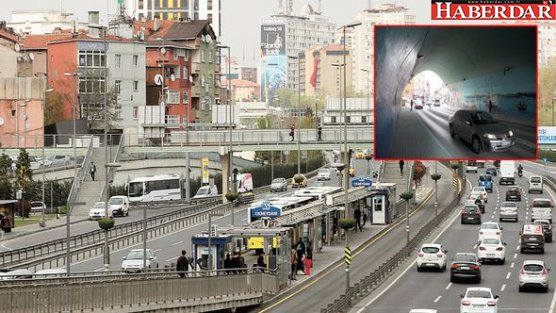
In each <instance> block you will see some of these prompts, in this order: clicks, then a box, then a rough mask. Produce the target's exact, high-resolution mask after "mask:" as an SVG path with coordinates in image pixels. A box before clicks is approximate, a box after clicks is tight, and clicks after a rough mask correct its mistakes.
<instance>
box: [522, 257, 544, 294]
mask: <svg viewBox="0 0 556 313" xmlns="http://www.w3.org/2000/svg"><path fill="white" fill-rule="evenodd" d="M549 271H550V269H547V268H546V266H545V264H544V261H540V260H525V261H523V265H522V266H521V270H520V271H519V291H520V292H521V291H524V290H525V289H526V288H529V287H538V288H542V289H543V291H544V292H548V286H549V282H548V281H549V279H548V272H549Z"/></svg>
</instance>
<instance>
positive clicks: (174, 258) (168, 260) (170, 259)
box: [164, 257, 177, 262]
mask: <svg viewBox="0 0 556 313" xmlns="http://www.w3.org/2000/svg"><path fill="white" fill-rule="evenodd" d="M172 260H177V259H176V257H171V258H169V259H167V260H164V262H170V261H172Z"/></svg>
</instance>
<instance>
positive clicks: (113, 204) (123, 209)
mask: <svg viewBox="0 0 556 313" xmlns="http://www.w3.org/2000/svg"><path fill="white" fill-rule="evenodd" d="M108 204H109V205H110V212H112V216H116V215H118V216H129V198H128V197H127V196H112V197H110V199H109V200H108Z"/></svg>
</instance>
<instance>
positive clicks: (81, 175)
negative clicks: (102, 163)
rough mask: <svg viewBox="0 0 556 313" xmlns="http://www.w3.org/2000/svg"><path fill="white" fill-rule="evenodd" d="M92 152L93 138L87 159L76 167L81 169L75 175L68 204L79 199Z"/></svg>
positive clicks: (86, 154) (86, 155)
mask: <svg viewBox="0 0 556 313" xmlns="http://www.w3.org/2000/svg"><path fill="white" fill-rule="evenodd" d="M92 152H93V139H92V137H91V140H90V141H89V147H88V148H87V153H85V158H84V159H83V162H81V164H79V165H77V164H75V165H74V166H79V168H78V169H77V173H76V174H75V177H74V178H73V182H72V184H71V189H70V192H69V194H68V203H71V202H74V201H75V198H76V197H77V194H78V193H79V189H80V188H81V183H82V182H83V181H84V180H85V175H86V174H87V164H89V159H90V157H91V153H92ZM74 162H77V160H74ZM43 170H44V169H43ZM70 207H73V206H70Z"/></svg>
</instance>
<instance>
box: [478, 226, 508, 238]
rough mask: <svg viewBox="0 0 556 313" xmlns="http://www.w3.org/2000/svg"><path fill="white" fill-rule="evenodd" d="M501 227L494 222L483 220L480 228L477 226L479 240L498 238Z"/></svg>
mask: <svg viewBox="0 0 556 313" xmlns="http://www.w3.org/2000/svg"><path fill="white" fill-rule="evenodd" d="M503 229H504V228H502V227H500V225H498V223H496V222H484V223H482V224H481V228H479V241H482V240H483V239H484V238H492V237H498V238H500V237H501V236H502V230H503Z"/></svg>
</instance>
